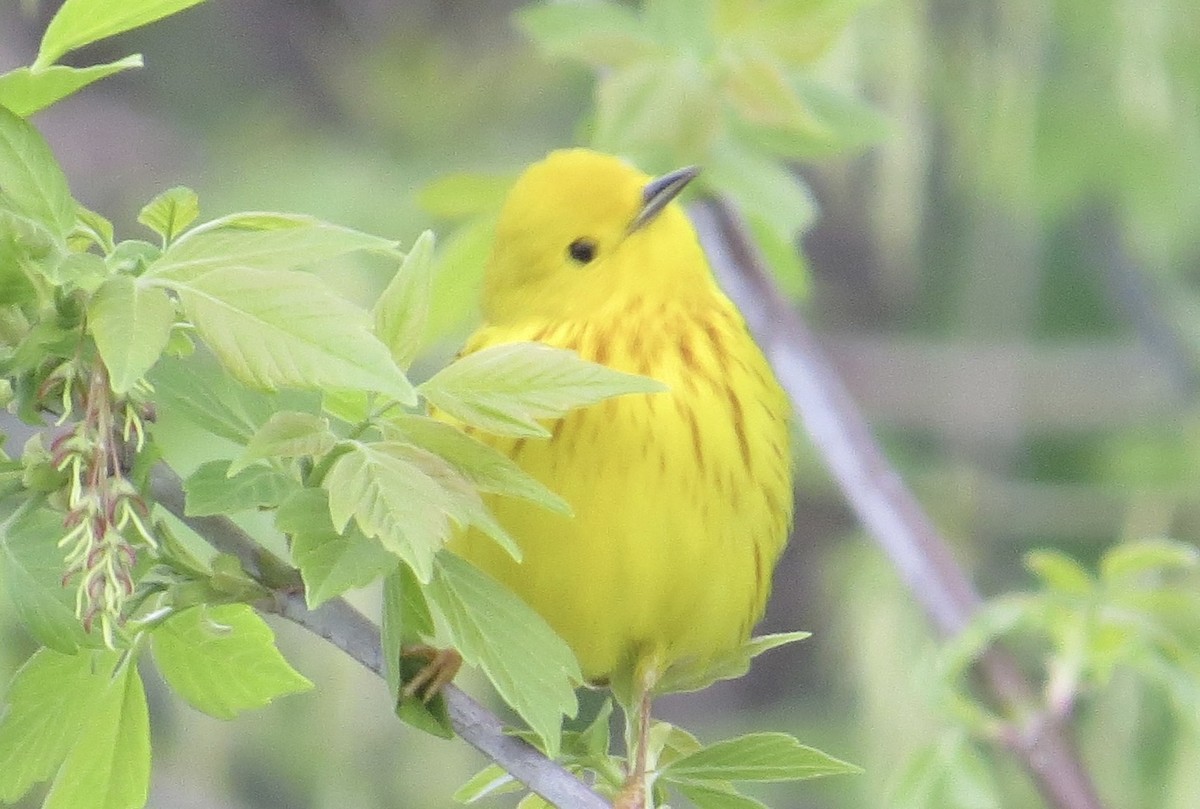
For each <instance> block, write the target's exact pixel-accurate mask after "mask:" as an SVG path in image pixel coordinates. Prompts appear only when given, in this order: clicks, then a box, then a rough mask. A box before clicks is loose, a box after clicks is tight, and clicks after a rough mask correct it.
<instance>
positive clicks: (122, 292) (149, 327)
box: [87, 275, 175, 396]
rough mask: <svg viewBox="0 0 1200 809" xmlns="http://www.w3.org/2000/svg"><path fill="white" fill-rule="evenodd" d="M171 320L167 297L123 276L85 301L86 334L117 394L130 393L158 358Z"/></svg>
mask: <svg viewBox="0 0 1200 809" xmlns="http://www.w3.org/2000/svg"><path fill="white" fill-rule="evenodd" d="M174 322H175V304H173V303H172V302H171V299H170V298H168V297H167V293H166V292H165V291H163V290H161V289H157V288H155V287H146V286H143V285H141V284H140V283H138V281H137V279H134V278H131V277H130V276H128V275H113V276H110V277H109V278H108V279H107V280H105V282H104V283H103V284H101V285H100V288H99V289H97V290H96V293H95V295H93V296H92V299H91V301H90V302H89V303H88V310H87V324H88V331H89V332H90V333H91V335H92V337H93V338H95V340H96V348H97V349H99V351H100V358H101V359H102V360H104V366H105V367H106V368H107V369H108V377H109V386H110V387H111V388H112V390H113V392H114V393H116V394H117V395H118V396H123V395H125V394H126V393H128V392H129V391H130V389H131V388H132V387H133V386H134V384H135V383H136V382H137V381H138V380H139V379H141V378H142V377H143V376H145V375H146V373H147V372H148V371H149V370H150V368H151V367H152V366H153V365H154V363H155V362H157V361H158V358H159V357H160V356H162V353H163V350H164V349H165V348H166V346H167V338H168V337H169V336H170V333H171V325H172V324H173V323H174Z"/></svg>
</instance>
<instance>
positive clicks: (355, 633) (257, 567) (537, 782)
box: [151, 465, 609, 809]
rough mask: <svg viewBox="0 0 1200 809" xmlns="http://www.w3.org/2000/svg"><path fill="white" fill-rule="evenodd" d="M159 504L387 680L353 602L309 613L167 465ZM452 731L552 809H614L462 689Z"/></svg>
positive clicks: (157, 487)
mask: <svg viewBox="0 0 1200 809" xmlns="http://www.w3.org/2000/svg"><path fill="white" fill-rule="evenodd" d="M151 491H152V493H153V495H154V499H155V500H156V501H157V502H158V503H159V504H160V505H161V506H162V507H163V508H165V509H166V510H167V511H169V512H171V513H172V514H174V515H175V516H176V517H178V518H179V519H180V520H182V521H183V522H184V523H185V524H186V525H187V526H188V527H189V528H191V529H192V530H193V531H195V532H196V533H197V534H199V535H200V536H201V537H202V538H203V539H204V540H205V541H207V542H208V543H209V544H211V545H212V546H213V547H214V548H216V549H217V550H219V551H221V552H223V553H228V554H231V555H233V556H236V557H237V558H238V560H239V561H241V563H242V566H243V567H244V568H245V570H246V572H247V573H249V574H250V575H251V576H252V577H253V578H255V579H257V580H259V581H260V582H263V583H266V584H269V585H270V584H273V583H274V584H275V586H272V588H271V589H272V591H273V592H274V594H275V599H274V601H273V602H268V603H266V604H259V605H257V606H258V607H259V608H260V609H262V610H263V611H265V612H273V613H275V614H277V615H280V616H282V617H284V618H287V619H288V620H289V621H292V622H294V623H296V624H299V625H300V626H302V627H304V628H305V629H307V630H308V631H310V632H312V633H313V634H314V635H317V636H318V637H320V638H324V639H325V640H327V641H329V642H330V643H331V644H333V645H334V646H336V647H337V648H339V649H341V650H342V651H343V652H345V653H346V654H347V655H349V656H350V657H352V658H353V659H355V660H357V661H358V662H359V663H361V664H362V665H363V666H365V667H366V668H367V669H369V670H371V671H373V672H375V673H376V674H378V675H379V676H380V677H382V676H383V648H382V645H381V643H380V636H379V627H377V626H376V625H375V624H374V623H372V622H371V621H370V620H369V619H368V618H367V617H366V616H365V615H363V614H362V613H361V612H359V611H358V610H357V609H355V608H354V607H353V606H352V605H351V604H350V603H349V602H348V601H346V600H345V599H342V598H334V599H330V600H329V601H327V602H325V603H324V604H322V605H321V606H320V607H318V608H317V609H315V610H310V609H309V608H308V605H307V604H306V603H305V601H304V596H303V595H302V594H301V592H300V591H299V590H298V589H297V588H295V587H290V588H289V587H283V588H279V587H278V584H277V582H279V581H280V580H283V581H288V580H292V581H295V582H298V581H299V574H298V573H297V572H296V571H295V570H294V569H292V568H290V567H289V566H288V565H287V564H286V563H285V562H284V561H283V560H281V559H279V558H278V557H277V556H275V555H274V554H272V553H270V552H269V551H267V550H266V549H264V548H263V547H262V546H261V545H259V544H258V543H257V542H255V541H254V539H253V538H252V537H251V536H250V535H249V534H247V533H246V532H245V531H243V530H242V529H241V528H240V527H239V526H238V525H237V524H236V523H235V522H233V521H232V520H230V519H229V518H227V517H193V516H189V515H188V514H186V513H185V510H184V494H183V488H182V486H181V484H180V480H179V478H178V476H177V475H176V474H175V473H174V472H173V471H171V470H170V469H168V468H167V467H165V466H163V465H159V466H158V467H156V468H155V470H154V472H153V473H152V475H151ZM442 695H443V697H444V698H445V700H446V707H447V709H448V710H449V713H450V723H451V725H453V727H454V732H455V733H457V734H458V735H459V736H461V737H462V738H463V739H464V740H465V741H467V742H468V743H469V744H470V745H471V746H472V747H474V748H475V749H477V750H479V751H480V752H481V753H483V754H484V755H485V756H487V757H488V758H489V759H491V760H492V761H494V762H496V763H497V764H499V765H500V766H501V767H503V768H504V769H505V770H507V771H508V773H509V774H510V775H512V776H513V777H514V778H516V779H517V780H518V781H520V782H521V783H523V784H525V786H527V787H529V789H531V790H533V791H534V792H536V793H537V794H538V795H541V796H542V797H543V798H545V799H546V800H548V801H550V802H551V803H552V804H554V805H555V806H564V807H567V806H569V807H572V809H576V807H578V809H609V803H608V801H607V800H605V799H604V798H602V797H601V796H600V795H598V794H597V793H596V792H594V791H593V790H592V789H591V788H590V787H588V786H587V785H586V784H584V783H583V782H582V781H580V780H579V779H578V778H576V777H575V776H574V775H572V774H571V773H570V772H568V771H567V770H565V769H563V768H562V767H561V766H559V765H558V764H556V763H555V762H553V761H551V760H550V759H548V758H546V757H545V756H544V755H542V753H541V751H539V750H538V749H537V748H535V747H533V745H531V744H529V743H528V742H526V741H524V740H522V739H519V738H517V737H515V736H510V735H507V734H506V733H505V729H504V724H503V723H502V722H501V721H500V719H499V718H498V717H496V715H495V714H493V713H491V712H490V711H489V710H488V709H487V708H485V707H483V706H482V705H480V704H479V703H478V702H476V701H475V700H474V699H472V698H471V697H470V696H469V695H468V694H467V693H466V692H464V691H463V690H462V689H460V688H458V687H456V686H454V685H447V686H446V687H445V688H444V689H443V690H442Z"/></svg>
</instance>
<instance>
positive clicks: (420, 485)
mask: <svg viewBox="0 0 1200 809" xmlns="http://www.w3.org/2000/svg"><path fill="white" fill-rule="evenodd" d="M321 486H322V488H324V489H325V490H326V491H327V492H328V493H329V512H330V516H331V517H332V518H333V526H334V529H335V530H337V531H342V530H343V529H345V527H346V525H347V524H349V522H350V520H351V519H353V520H354V521H355V523H357V524H358V527H359V528H360V529H361V530H362V532H363V533H364V534H366V535H367V536H369V537H375V538H377V539H378V540H379V541H380V542H381V543H383V546H384V547H385V548H387V549H388V550H389V551H391V552H392V553H394V554H396V555H397V556H398V557H400V558H401V559H402V560H404V561H405V562H406V563H407V564H408V565H409V567H411V568H412V570H413V572H414V573H416V574H417V577H418V578H419V579H420V580H421V581H422V582H427V581H429V579H430V577H431V576H432V575H433V557H434V554H435V553H436V552H437V549H438V548H440V547H441V546H442V544H443V543H444V542H445V540H446V536H447V534H448V533H449V520H448V518H447V514H448V513H449V512H450V511H451V510H452V509H451V506H450V503H449V502H448V498H447V495H446V493H445V491H444V490H443V489H442V488H441V486H439V485H438V483H437V482H436V481H434V480H432V479H431V478H430V477H429V475H427V474H426V473H425V472H424V471H423V470H422V469H421V468H420V467H419V466H417V465H416V464H415V463H413V460H412V452H411V451H410V449H409V448H408V447H406V446H404V445H402V444H396V443H395V442H381V443H375V444H364V443H360V442H355V443H354V444H353V446H352V447H351V449H350V451H348V452H346V453H345V454H343V455H341V456H339V457H338V459H337V460H336V461H334V463H333V466H332V467H331V468H330V470H329V473H328V474H327V475H326V476H325V479H324V480H323V481H322V482H321Z"/></svg>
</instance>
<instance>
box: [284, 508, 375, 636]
mask: <svg viewBox="0 0 1200 809" xmlns="http://www.w3.org/2000/svg"><path fill="white" fill-rule="evenodd" d="M275 525H276V526H277V527H278V528H279V530H280V531H283V532H284V533H286V534H287V535H288V536H290V537H291V538H292V561H294V562H295V563H296V567H298V568H300V575H301V576H302V577H303V579H304V597H305V598H306V599H307V601H308V606H309V607H311V608H313V609H315V608H316V607H318V606H320V605H321V604H322V603H324V602H326V601H328V600H329V599H331V598H334V597H335V596H339V595H341V594H342V593H344V592H346V591H347V590H350V589H352V588H356V587H366V586H367V585H368V584H370V583H371V582H373V581H377V580H378V579H379V578H380V577H381V576H383V575H384V574H386V573H388V572H390V571H392V570H394V569H395V568H396V556H395V555H394V554H393V553H391V552H390V551H388V550H387V549H386V548H384V547H383V545H382V544H381V543H380V542H379V540H378V539H373V538H371V537H368V536H366V535H365V534H363V533H362V532H361V531H358V530H355V529H353V528H350V529H347V530H344V531H341V532H338V531H337V530H336V529H335V528H334V527H333V521H332V520H331V519H330V517H329V497H328V495H326V493H325V492H324V491H322V490H321V489H301V490H300V491H298V492H296V493H295V495H293V496H292V497H290V498H288V499H287V500H285V501H284V502H283V503H282V504H280V506H279V511H278V512H277V514H276V516H275ZM385 614H386V613H385Z"/></svg>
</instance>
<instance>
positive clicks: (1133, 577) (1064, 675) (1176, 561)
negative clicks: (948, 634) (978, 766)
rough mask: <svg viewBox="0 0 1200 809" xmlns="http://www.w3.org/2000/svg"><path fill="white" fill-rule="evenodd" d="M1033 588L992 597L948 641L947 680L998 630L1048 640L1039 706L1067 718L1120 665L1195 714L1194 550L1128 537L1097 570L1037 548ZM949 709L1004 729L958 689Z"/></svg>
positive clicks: (1199, 639)
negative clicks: (1035, 586) (976, 615)
mask: <svg viewBox="0 0 1200 809" xmlns="http://www.w3.org/2000/svg"><path fill="white" fill-rule="evenodd" d="M1026 566H1027V567H1028V568H1029V569H1030V570H1031V571H1032V572H1033V574H1034V575H1035V576H1036V577H1037V579H1038V583H1039V584H1040V587H1039V589H1037V590H1035V591H1033V592H1028V593H1019V594H1014V595H1010V596H1005V597H1001V598H998V599H996V600H995V601H993V602H991V603H989V604H988V605H987V606H986V607H985V608H984V609H983V610H982V611H981V612H980V614H979V616H978V617H977V618H976V620H975V621H974V622H973V624H972V625H971V626H970V627H969V628H968V629H967V630H966V631H964V632H963V633H962V634H961V635H960V636H959V637H958V638H956V639H955V641H954V642H953V643H952V644H951V645H950V646H948V647H947V649H946V650H945V653H944V659H943V664H944V666H945V670H946V672H947V674H948V676H949V678H950V682H951V683H957V682H958V681H959V680H961V678H962V677H963V675H964V673H965V672H966V670H967V669H968V668H969V666H970V665H971V663H972V661H973V660H974V659H975V658H976V657H977V656H978V655H980V654H981V653H982V652H983V651H984V650H985V649H986V648H987V647H988V646H990V645H991V644H992V643H994V642H995V641H997V640H999V639H1001V638H1012V637H1026V638H1032V639H1036V640H1038V641H1039V642H1040V643H1041V644H1042V645H1043V646H1044V647H1047V652H1046V655H1045V663H1044V668H1045V677H1044V684H1043V691H1042V699H1043V701H1044V708H1045V709H1046V710H1048V711H1049V713H1050V715H1052V716H1056V717H1062V718H1065V717H1066V716H1067V715H1068V714H1069V713H1070V712H1071V711H1072V710H1073V709H1074V707H1075V705H1076V703H1077V701H1078V700H1080V699H1081V698H1082V697H1084V696H1086V695H1087V694H1089V693H1093V692H1096V691H1098V690H1100V689H1102V688H1104V687H1105V686H1106V685H1108V683H1109V681H1110V680H1111V679H1112V677H1113V674H1114V673H1115V672H1116V671H1118V670H1120V669H1124V670H1126V671H1129V672H1133V673H1135V674H1136V675H1137V676H1138V677H1139V678H1141V679H1142V680H1143V681H1144V682H1146V683H1148V684H1150V685H1152V686H1155V687H1157V688H1160V689H1162V691H1163V692H1164V693H1165V694H1166V695H1167V696H1168V697H1169V698H1170V699H1171V700H1172V701H1173V702H1174V703H1175V704H1176V705H1177V706H1178V707H1179V710H1180V712H1181V714H1183V715H1186V714H1191V713H1194V712H1195V711H1196V709H1197V706H1200V652H1198V651H1197V650H1198V649H1200V594H1198V592H1197V590H1196V588H1195V575H1196V573H1197V571H1198V570H1200V553H1197V551H1196V549H1195V548H1194V547H1193V546H1191V545H1188V544H1185V543H1182V542H1177V541H1174V540H1167V539H1150V540H1140V541H1133V542H1126V543H1122V544H1120V545H1116V546H1114V547H1113V548H1111V549H1109V550H1108V551H1107V552H1106V553H1105V554H1104V555H1103V557H1102V558H1101V560H1100V563H1099V569H1098V570H1097V571H1095V572H1092V571H1089V570H1087V569H1086V568H1084V567H1083V566H1082V565H1080V564H1079V563H1078V562H1076V561H1075V560H1074V559H1072V558H1071V557H1069V556H1067V555H1065V554H1063V553H1060V552H1058V551H1052V550H1039V551H1034V552H1032V553H1030V554H1029V555H1028V556H1027V557H1026ZM952 698H953V701H954V708H955V709H956V711H957V712H958V713H959V714H960V716H962V717H963V718H964V719H965V720H966V723H967V726H968V727H970V728H971V729H972V730H974V731H976V732H977V733H979V734H981V735H985V736H991V735H995V734H996V733H997V732H1002V731H1003V728H1004V727H1005V723H1006V722H1007V721H1008V720H1007V718H1004V717H996V716H992V715H990V714H989V713H988V712H987V711H985V710H984V709H983V708H982V707H981V706H979V705H978V704H977V703H975V702H974V701H973V700H971V699H969V698H968V697H966V696H965V694H963V693H961V692H959V691H957V690H955V691H954V692H953V697H952Z"/></svg>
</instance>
